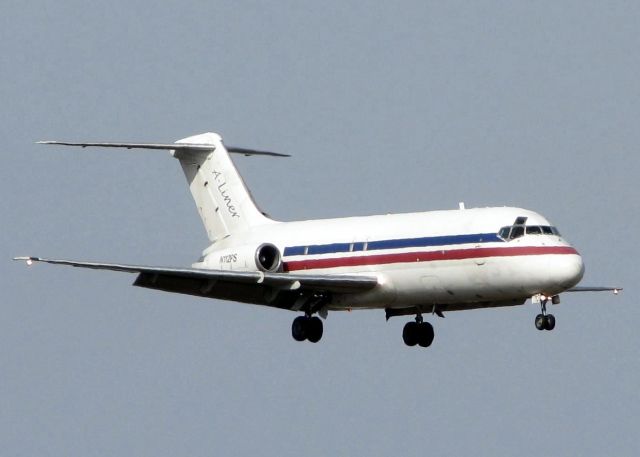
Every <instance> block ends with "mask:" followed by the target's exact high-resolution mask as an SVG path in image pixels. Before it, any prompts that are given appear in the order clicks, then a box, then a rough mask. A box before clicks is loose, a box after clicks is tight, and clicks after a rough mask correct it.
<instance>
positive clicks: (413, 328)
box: [402, 314, 434, 348]
mask: <svg viewBox="0 0 640 457" xmlns="http://www.w3.org/2000/svg"><path fill="white" fill-rule="evenodd" d="M433 337H434V333H433V326H432V325H431V324H430V323H428V322H423V321H422V314H418V315H416V321H415V322H407V323H406V324H405V326H404V329H403V330H402V340H403V341H404V344H406V345H407V346H415V345H416V344H417V345H418V346H421V347H423V348H426V347H429V346H431V343H433Z"/></svg>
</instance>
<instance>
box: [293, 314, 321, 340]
mask: <svg viewBox="0 0 640 457" xmlns="http://www.w3.org/2000/svg"><path fill="white" fill-rule="evenodd" d="M322 330H323V327H322V321H321V320H320V318H319V317H317V316H309V315H304V316H298V317H296V318H295V319H294V320H293V323H292V324H291V336H293V339H294V340H296V341H304V340H309V341H311V342H312V343H317V342H318V341H320V339H321V338H322Z"/></svg>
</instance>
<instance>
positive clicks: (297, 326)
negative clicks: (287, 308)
mask: <svg viewBox="0 0 640 457" xmlns="http://www.w3.org/2000/svg"><path fill="white" fill-rule="evenodd" d="M308 320H309V319H308V318H307V316H298V317H296V318H295V319H294V320H293V323H292V324H291V336H293V339H294V340H296V341H304V340H306V339H307V321H308ZM320 323H321V324H322V322H320Z"/></svg>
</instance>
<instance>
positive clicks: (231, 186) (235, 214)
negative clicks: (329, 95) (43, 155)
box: [38, 133, 288, 242]
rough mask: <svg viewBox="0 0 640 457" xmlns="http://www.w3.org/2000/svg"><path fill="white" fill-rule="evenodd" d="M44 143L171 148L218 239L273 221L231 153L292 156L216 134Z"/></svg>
mask: <svg viewBox="0 0 640 457" xmlns="http://www.w3.org/2000/svg"><path fill="white" fill-rule="evenodd" d="M38 143H40V144H57V145H65V146H80V147H83V148H86V147H103V148H126V149H160V150H168V151H171V154H172V155H173V156H174V157H175V158H176V159H178V160H179V161H180V164H181V165H182V170H183V171H184V174H185V176H186V177H187V181H188V182H189V189H190V190H191V195H192V196H193V199H194V200H195V202H196V207H197V208H198V212H199V213H200V217H201V218H202V222H203V223H204V227H205V229H206V230H207V236H208V237H209V240H211V241H212V242H213V241H216V240H219V239H221V238H224V237H226V236H228V235H230V234H232V233H236V232H242V231H245V230H248V229H249V228H250V227H254V226H257V225H264V224H269V223H273V222H275V221H273V220H271V219H269V218H268V217H267V216H265V215H264V214H263V213H262V212H261V211H260V210H259V209H258V207H257V206H256V204H255V202H254V201H253V197H252V196H251V193H250V192H249V190H248V189H247V187H246V186H245V184H244V181H243V180H242V177H241V176H240V174H239V173H238V170H236V167H235V166H234V165H233V162H232V161H231V158H230V157H229V152H233V153H239V154H244V155H265V156H275V157H288V155H287V154H279V153H276V152H268V151H256V150H253V149H245V148H236V147H229V148H228V149H227V148H226V147H225V146H224V144H222V138H220V135H218V134H216V133H203V134H201V135H195V136H191V137H189V138H184V139H182V140H180V141H177V142H176V143H173V144H165V143H70V142H64V141H38Z"/></svg>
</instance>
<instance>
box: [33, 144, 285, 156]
mask: <svg viewBox="0 0 640 457" xmlns="http://www.w3.org/2000/svg"><path fill="white" fill-rule="evenodd" d="M36 144H55V145H60V146H79V147H81V148H86V147H98V148H126V149H161V150H165V151H180V150H182V151H185V150H188V151H203V152H208V151H213V150H215V146H214V145H212V144H202V143H168V144H165V143H72V142H68V141H38V142H37V143H36ZM226 149H227V151H228V152H233V153H235V154H243V155H245V156H271V157H291V156H290V155H289V154H280V153H278V152H270V151H258V150H256V149H247V148H239V147H234V146H226Z"/></svg>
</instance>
